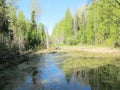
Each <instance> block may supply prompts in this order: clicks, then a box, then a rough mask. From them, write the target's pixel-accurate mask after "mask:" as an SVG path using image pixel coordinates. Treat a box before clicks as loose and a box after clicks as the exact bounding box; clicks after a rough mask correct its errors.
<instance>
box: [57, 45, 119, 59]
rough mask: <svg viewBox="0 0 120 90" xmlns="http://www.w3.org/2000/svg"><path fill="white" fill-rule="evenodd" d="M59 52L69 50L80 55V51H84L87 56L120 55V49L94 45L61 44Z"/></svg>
mask: <svg viewBox="0 0 120 90" xmlns="http://www.w3.org/2000/svg"><path fill="white" fill-rule="evenodd" d="M58 52H68V53H69V54H71V55H73V56H79V53H81V52H82V53H83V55H85V56H86V57H87V56H90V57H92V56H93V57H120V49H117V48H110V47H98V46H92V45H86V46H83V45H79V46H60V50H59V51H58Z"/></svg>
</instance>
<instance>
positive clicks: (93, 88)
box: [0, 53, 120, 90]
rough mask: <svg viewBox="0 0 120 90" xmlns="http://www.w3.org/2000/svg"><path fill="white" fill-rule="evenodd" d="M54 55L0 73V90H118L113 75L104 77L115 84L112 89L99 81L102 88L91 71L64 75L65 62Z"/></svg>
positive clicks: (38, 58)
mask: <svg viewBox="0 0 120 90" xmlns="http://www.w3.org/2000/svg"><path fill="white" fill-rule="evenodd" d="M56 55H59V54H54V53H48V54H42V55H39V56H38V57H36V58H33V59H31V60H29V61H28V62H25V63H23V64H20V65H17V66H15V67H12V68H9V69H6V70H2V71H0V90H110V89H109V88H111V90H120V86H119V85H117V84H119V83H120V80H119V77H117V78H116V76H115V77H114V76H112V75H113V74H112V75H111V74H109V73H108V75H109V76H110V77H111V76H112V77H113V78H114V79H115V81H118V82H117V83H116V86H115V85H113V84H112V85H113V86H111V84H109V83H107V81H105V82H104V81H103V82H104V83H102V84H105V85H102V84H101V81H100V80H101V77H98V75H99V73H97V74H96V73H94V72H93V70H90V71H89V73H85V72H83V71H82V72H78V71H74V70H71V71H70V72H71V73H69V75H67V74H65V72H64V71H63V69H62V64H63V63H62V62H63V61H64V60H65V59H64V58H56ZM60 55H62V54H60ZM105 67H106V66H105ZM105 67H103V68H104V69H105ZM109 67H110V68H111V67H112V68H113V67H114V66H111V65H108V66H107V68H109ZM101 68H102V67H101ZM115 69H118V71H116V72H115V73H116V74H119V75H120V72H119V70H120V69H119V68H118V67H116V68H115ZM101 70H102V69H99V71H101ZM107 71H108V70H107ZM100 75H103V74H101V73H100ZM114 75H115V74H114ZM117 76H118V75H117ZM104 77H105V76H104ZM96 78H97V79H96ZM116 79H118V80H116ZM102 80H104V79H102ZM112 82H114V80H113V81H112ZM101 88H104V89H101ZM105 88H106V89H105ZM112 88H114V89H112Z"/></svg>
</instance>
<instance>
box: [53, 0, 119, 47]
mask: <svg viewBox="0 0 120 90" xmlns="http://www.w3.org/2000/svg"><path fill="white" fill-rule="evenodd" d="M119 16H120V1H119V0H106V1H105V0H97V1H92V2H91V4H90V5H85V6H83V7H81V8H80V9H78V10H77V12H76V14H75V15H74V16H73V17H72V16H71V14H70V12H69V10H67V11H66V13H65V17H64V18H63V19H62V20H61V21H60V22H58V23H57V24H56V25H55V27H54V29H53V34H52V38H53V40H54V41H55V43H58V44H60V43H61V44H70V45H71V44H72V41H77V43H81V44H94V45H107V46H112V47H120V17H119ZM75 32H76V33H75ZM75 34H76V35H75ZM73 36H74V37H73ZM72 39H73V40H72Z"/></svg>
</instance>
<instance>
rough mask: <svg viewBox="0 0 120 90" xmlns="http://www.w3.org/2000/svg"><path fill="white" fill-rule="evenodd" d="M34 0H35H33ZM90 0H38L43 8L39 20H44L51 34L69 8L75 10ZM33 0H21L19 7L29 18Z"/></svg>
mask: <svg viewBox="0 0 120 90" xmlns="http://www.w3.org/2000/svg"><path fill="white" fill-rule="evenodd" d="M33 1H34V0H33ZM87 1H88V0H38V5H39V7H40V9H41V13H40V17H39V19H38V21H37V22H42V23H43V24H45V25H46V26H47V27H48V31H49V34H51V33H52V29H53V28H54V25H55V23H56V22H58V21H59V20H61V19H62V18H63V17H64V14H65V11H66V9H67V8H69V9H70V11H71V12H74V10H76V9H77V8H79V7H81V6H82V5H84V4H85V3H86V2H87ZM30 6H31V0H19V2H18V8H19V9H20V10H22V11H23V12H24V15H25V17H26V18H27V19H30V15H31V10H30V9H31V8H30Z"/></svg>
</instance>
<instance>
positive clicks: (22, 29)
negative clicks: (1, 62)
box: [0, 0, 46, 57]
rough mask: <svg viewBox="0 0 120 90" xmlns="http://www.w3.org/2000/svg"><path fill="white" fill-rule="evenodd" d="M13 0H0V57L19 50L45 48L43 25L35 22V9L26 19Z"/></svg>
mask: <svg viewBox="0 0 120 90" xmlns="http://www.w3.org/2000/svg"><path fill="white" fill-rule="evenodd" d="M16 2H17V1H15V0H12V1H11V0H0V57H4V56H5V55H6V54H10V53H18V52H20V51H26V50H30V49H31V50H34V49H40V48H45V38H46V35H45V30H44V25H43V24H42V23H41V22H40V23H36V18H37V10H35V9H33V10H32V11H31V20H27V19H26V18H25V15H24V13H23V12H22V11H20V10H19V9H18V8H17V7H16V5H15V3H16Z"/></svg>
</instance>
